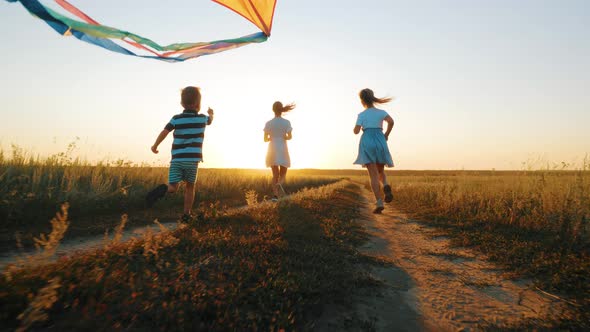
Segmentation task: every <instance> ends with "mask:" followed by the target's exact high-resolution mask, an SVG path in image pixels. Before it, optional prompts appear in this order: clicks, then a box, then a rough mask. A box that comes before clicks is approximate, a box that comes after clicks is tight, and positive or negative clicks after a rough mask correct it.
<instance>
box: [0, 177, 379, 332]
mask: <svg viewBox="0 0 590 332" xmlns="http://www.w3.org/2000/svg"><path fill="white" fill-rule="evenodd" d="M359 204H360V203H359V199H358V188H357V187H355V186H350V185H347V184H345V183H343V182H340V183H337V184H333V185H329V186H325V187H321V188H317V189H309V190H305V191H303V192H301V193H298V194H296V195H294V196H293V197H291V198H286V199H283V200H281V201H280V202H279V203H277V204H252V205H251V206H249V207H247V208H245V209H241V210H238V211H236V212H235V213H232V214H228V215H222V216H219V217H218V218H206V219H204V220H200V221H198V222H197V223H194V224H192V225H181V227H180V228H178V229H177V230H175V231H172V232H161V233H158V234H153V233H150V232H148V233H147V234H145V235H144V237H143V238H135V239H132V240H130V241H127V242H124V243H118V244H112V245H110V246H108V247H106V248H105V249H101V250H95V251H92V252H86V253H78V254H75V255H73V256H72V257H63V258H61V259H60V260H58V261H57V262H54V263H49V264H47V265H45V266H43V267H24V268H13V269H12V270H11V273H10V278H7V275H6V274H5V275H3V276H0V309H1V310H0V322H1V324H2V326H4V327H10V328H17V327H19V326H20V327H21V328H28V327H33V328H41V329H42V328H45V327H51V328H53V329H57V330H84V329H99V330H103V329H111V328H112V329H126V330H127V329H133V330H203V331H205V330H265V331H267V330H276V331H279V330H281V329H285V330H310V329H312V327H313V325H314V321H315V320H317V319H318V317H319V315H320V314H321V304H322V303H327V302H331V301H339V303H350V301H351V300H352V299H351V297H350V290H351V289H359V288H362V287H373V286H374V285H375V281H374V280H369V279H367V278H368V276H367V275H366V274H363V273H362V271H360V270H358V268H357V264H359V262H361V261H362V262H363V263H369V262H370V261H371V260H370V259H367V258H363V256H362V255H361V254H360V253H359V252H358V251H357V250H356V249H355V246H356V245H358V244H359V243H362V241H363V240H364V236H365V235H364V233H363V232H362V230H361V228H360V227H359V225H358V224H357V218H358V215H359Z"/></svg>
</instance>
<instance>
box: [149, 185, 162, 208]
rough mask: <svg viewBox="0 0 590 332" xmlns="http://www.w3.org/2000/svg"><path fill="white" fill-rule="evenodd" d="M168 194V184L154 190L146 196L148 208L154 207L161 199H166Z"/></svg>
mask: <svg viewBox="0 0 590 332" xmlns="http://www.w3.org/2000/svg"><path fill="white" fill-rule="evenodd" d="M166 192H168V185H166V184H161V185H159V186H157V187H156V188H154V189H153V190H152V191H150V192H149V193H148V194H147V195H146V196H145V203H146V205H147V207H152V206H154V203H156V201H157V200H159V199H160V198H162V197H164V195H166Z"/></svg>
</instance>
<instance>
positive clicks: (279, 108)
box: [272, 101, 295, 115]
mask: <svg viewBox="0 0 590 332" xmlns="http://www.w3.org/2000/svg"><path fill="white" fill-rule="evenodd" d="M294 108H295V104H293V103H291V104H287V105H285V106H283V103H281V102H280V101H275V103H274V104H272V110H273V112H275V114H277V115H280V114H282V113H285V112H289V111H292V110H293V109H294Z"/></svg>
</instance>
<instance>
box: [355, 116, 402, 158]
mask: <svg viewBox="0 0 590 332" xmlns="http://www.w3.org/2000/svg"><path fill="white" fill-rule="evenodd" d="M387 116H388V114H387V112H386V111H384V110H381V109H378V108H367V109H366V110H364V111H362V112H361V113H359V115H358V118H357V121H356V124H357V125H358V126H361V128H362V130H363V134H362V135H361V140H360V142H359V151H358V156H357V158H356V160H355V161H354V164H357V165H363V166H364V165H366V164H383V165H386V166H387V167H393V159H392V158H391V153H390V152H389V147H388V146H387V141H386V140H385V135H384V134H383V121H384V119H385V117H387Z"/></svg>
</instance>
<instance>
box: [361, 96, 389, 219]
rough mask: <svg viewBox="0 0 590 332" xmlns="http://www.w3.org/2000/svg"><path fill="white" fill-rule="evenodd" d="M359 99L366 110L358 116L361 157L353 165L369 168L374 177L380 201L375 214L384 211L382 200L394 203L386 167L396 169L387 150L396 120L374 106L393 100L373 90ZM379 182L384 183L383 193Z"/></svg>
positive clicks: (374, 187) (372, 183) (374, 189)
mask: <svg viewBox="0 0 590 332" xmlns="http://www.w3.org/2000/svg"><path fill="white" fill-rule="evenodd" d="M359 97H360V99H361V104H363V107H364V108H365V110H364V111H362V112H361V113H359V115H358V118H357V120H356V125H355V126H354V130H353V131H354V133H355V134H358V133H359V132H360V131H361V129H362V130H363V135H362V136H361V140H360V142H359V151H358V156H357V158H356V160H355V162H354V163H355V164H358V165H363V167H366V168H367V171H368V172H369V177H370V178H371V189H372V190H373V193H374V194H375V199H376V201H377V202H376V207H375V209H374V210H373V213H381V211H383V209H384V206H383V199H384V198H385V202H386V203H389V202H391V201H392V200H393V194H392V193H391V187H390V186H389V185H388V184H387V177H386V175H385V171H384V167H385V165H387V167H393V160H392V159H391V153H390V152H389V148H388V147H387V140H388V138H389V134H390V133H391V129H392V128H393V119H392V118H391V116H389V114H387V112H386V111H384V110H382V109H378V108H375V104H385V103H388V102H390V101H391V98H377V97H375V94H374V93H373V91H372V90H371V89H363V90H361V92H360V93H359ZM384 121H385V122H386V123H387V130H385V133H383V122H384ZM379 182H381V183H382V184H383V193H382V192H381V185H380V183H379Z"/></svg>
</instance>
